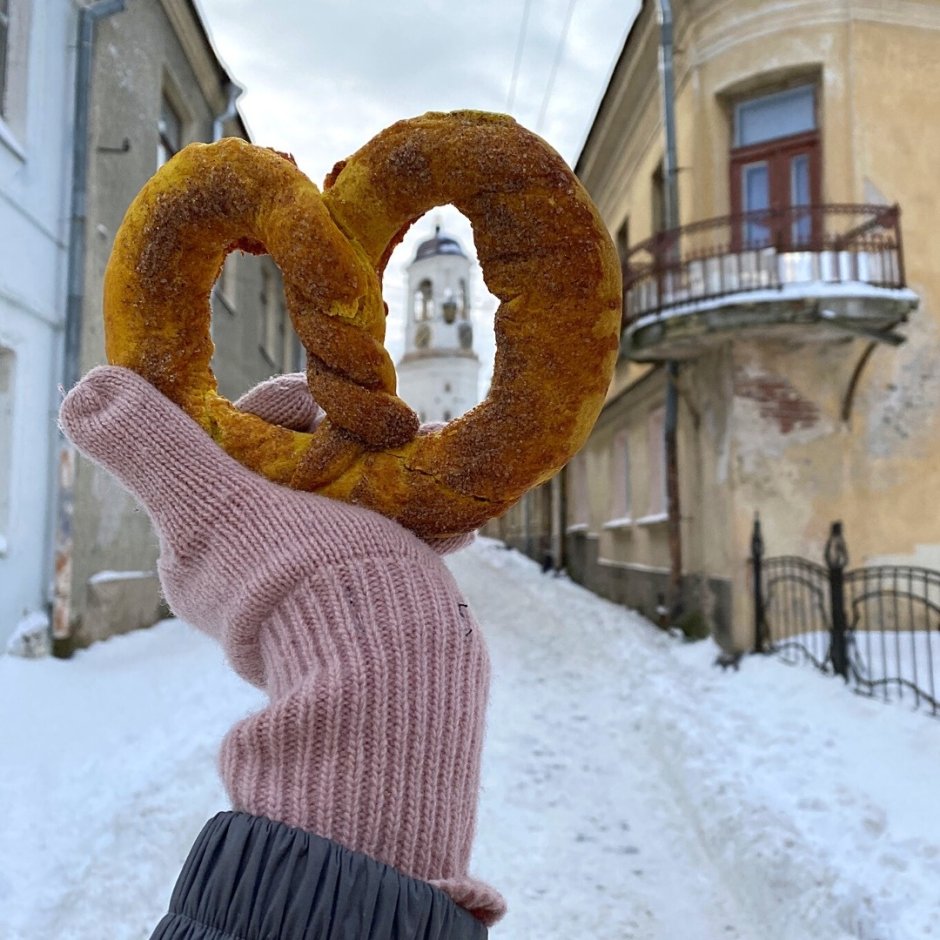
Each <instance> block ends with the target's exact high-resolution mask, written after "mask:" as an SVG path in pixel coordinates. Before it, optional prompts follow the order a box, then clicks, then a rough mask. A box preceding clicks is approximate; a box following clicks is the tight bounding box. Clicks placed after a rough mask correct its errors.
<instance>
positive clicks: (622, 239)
mask: <svg viewBox="0 0 940 940" xmlns="http://www.w3.org/2000/svg"><path fill="white" fill-rule="evenodd" d="M629 253H630V219H629V218H627V219H624V220H623V221H622V222H621V223H620V228H618V229H617V254H618V255H619V256H620V264H621V265H625V264H626V263H627V255H628V254H629Z"/></svg>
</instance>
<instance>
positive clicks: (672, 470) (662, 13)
mask: <svg viewBox="0 0 940 940" xmlns="http://www.w3.org/2000/svg"><path fill="white" fill-rule="evenodd" d="M672 27H673V21H672V4H671V2H670V0H659V70H660V75H661V77H662V95H663V126H664V128H665V134H666V148H665V153H664V155H663V176H664V177H665V180H664V182H665V184H666V191H665V193H664V202H665V209H666V231H668V232H674V231H675V230H676V229H677V228H679V187H678V184H677V174H678V169H679V168H678V165H677V159H676V88H675V79H674V74H673V37H672ZM677 249H678V244H677V243H675V242H673V243H672V244H670V245H668V248H667V250H668V251H669V252H670V253H675V252H676V251H677ZM678 377H679V363H678V362H676V360H674V359H672V360H670V361H669V362H668V363H666V419H665V422H664V423H665V429H664V438H665V440H664V449H665V452H666V512H667V515H668V522H667V526H668V532H669V584H670V588H671V593H672V598H671V600H672V617H673V619H675V618H676V617H677V616H679V615H680V614H681V612H682V595H681V588H682V530H681V507H680V502H679V453H678V434H677V428H678V422H679V389H678V384H677V382H678Z"/></svg>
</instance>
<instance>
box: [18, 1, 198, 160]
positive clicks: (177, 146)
mask: <svg viewBox="0 0 940 940" xmlns="http://www.w3.org/2000/svg"><path fill="white" fill-rule="evenodd" d="M0 2H3V0H0ZM182 146H183V121H182V119H181V118H180V115H179V112H178V111H177V110H176V108H174V107H173V105H172V103H171V102H170V100H169V99H168V98H167V96H166V94H164V95H163V97H162V98H161V99H160V120H159V121H158V123H157V166H158V167H160V166H163V164H164V163H166V162H167V160H169V159H170V157H172V156H173V154H175V153H179V151H180V150H181V149H182Z"/></svg>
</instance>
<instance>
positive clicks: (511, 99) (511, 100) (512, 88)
mask: <svg viewBox="0 0 940 940" xmlns="http://www.w3.org/2000/svg"><path fill="white" fill-rule="evenodd" d="M531 6H532V0H524V2H523V5H522V25H521V26H520V27H519V39H518V41H517V42H516V58H515V61H514V62H513V64H512V79H511V80H510V82H509V96H508V98H507V99H506V113H507V114H512V108H513V105H514V104H515V103H516V82H517V81H518V80H519V66H521V65H522V50H523V49H524V48H525V37H526V32H527V31H528V27H529V9H530V8H531Z"/></svg>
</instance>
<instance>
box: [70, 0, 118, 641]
mask: <svg viewBox="0 0 940 940" xmlns="http://www.w3.org/2000/svg"><path fill="white" fill-rule="evenodd" d="M125 2H126V0H97V2H95V3H91V4H89V5H88V6H86V7H82V8H81V9H80V10H79V12H78V50H77V58H76V62H75V126H74V131H73V143H72V206H71V214H70V219H69V253H68V296H67V297H66V304H65V338H64V349H63V357H62V358H63V361H62V385H63V387H64V388H66V389H70V388H72V386H73V385H75V383H76V382H77V381H78V376H79V372H80V370H81V342H82V301H83V299H84V294H85V222H86V215H87V206H86V202H87V195H88V112H89V104H90V95H91V67H92V58H93V54H94V40H95V29H96V27H97V25H98V21H99V20H102V19H104V18H105V17H108V16H112V15H113V14H115V13H120V12H121V11H122V10H123V9H124V7H125ZM58 444H59V447H58V474H59V475H58V487H57V488H58V494H57V495H58V500H57V502H58V505H57V516H56V529H55V547H54V561H53V572H52V642H53V652H54V653H55V654H56V655H58V656H68V655H70V653H71V644H70V642H69V640H70V637H71V608H72V515H73V509H74V503H75V449H74V448H73V447H72V444H71V442H70V441H69V440H68V439H67V438H66V437H65V436H64V435H62V433H61V432H60V433H59V442H58Z"/></svg>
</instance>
